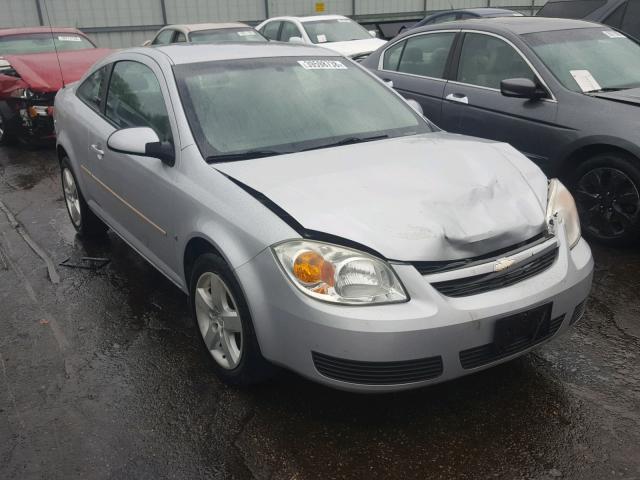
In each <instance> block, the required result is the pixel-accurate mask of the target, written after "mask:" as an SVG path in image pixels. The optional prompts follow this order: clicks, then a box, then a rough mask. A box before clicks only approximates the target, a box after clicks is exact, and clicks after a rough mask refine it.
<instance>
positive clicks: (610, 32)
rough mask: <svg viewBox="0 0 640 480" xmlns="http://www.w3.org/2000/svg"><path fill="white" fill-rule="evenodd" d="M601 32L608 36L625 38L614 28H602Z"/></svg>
mask: <svg viewBox="0 0 640 480" xmlns="http://www.w3.org/2000/svg"><path fill="white" fill-rule="evenodd" d="M602 33H604V34H605V35H606V36H607V37H609V38H627V37H625V36H624V35H623V34H621V33H620V32H616V31H614V30H603V31H602Z"/></svg>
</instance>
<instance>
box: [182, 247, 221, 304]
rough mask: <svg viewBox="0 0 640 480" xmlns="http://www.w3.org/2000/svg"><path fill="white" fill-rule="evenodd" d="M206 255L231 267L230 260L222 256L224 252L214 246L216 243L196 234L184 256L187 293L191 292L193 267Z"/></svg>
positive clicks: (186, 248) (183, 266)
mask: <svg viewBox="0 0 640 480" xmlns="http://www.w3.org/2000/svg"><path fill="white" fill-rule="evenodd" d="M205 253H213V254H215V255H218V256H219V257H220V258H222V259H224V261H225V262H227V265H231V264H230V263H229V260H228V259H227V258H226V257H225V256H224V255H223V254H222V251H221V250H220V249H219V248H218V246H216V245H215V244H214V242H213V241H212V240H211V239H209V238H207V237H206V236H205V235H202V234H195V235H194V236H192V237H191V238H190V239H189V240H188V241H187V243H186V245H185V247H184V252H183V255H182V268H183V273H184V284H185V287H186V290H187V292H188V291H189V287H190V282H191V272H192V270H193V266H194V264H195V262H196V260H197V259H198V257H199V256H201V255H203V254H205Z"/></svg>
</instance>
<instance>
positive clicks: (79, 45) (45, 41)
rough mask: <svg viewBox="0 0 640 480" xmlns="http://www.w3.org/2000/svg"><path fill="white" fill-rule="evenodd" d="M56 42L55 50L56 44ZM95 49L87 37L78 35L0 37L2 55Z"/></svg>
mask: <svg viewBox="0 0 640 480" xmlns="http://www.w3.org/2000/svg"><path fill="white" fill-rule="evenodd" d="M54 41H55V48H54V43H53V42H54ZM85 48H95V45H94V44H93V43H91V42H90V41H89V39H87V38H86V37H84V36H82V35H78V34H77V33H66V32H65V33H60V32H53V34H51V33H49V32H46V33H28V34H23V35H7V36H6V37H0V55H24V54H27V53H46V52H54V51H55V50H58V51H59V52H63V51H67V50H83V49H85Z"/></svg>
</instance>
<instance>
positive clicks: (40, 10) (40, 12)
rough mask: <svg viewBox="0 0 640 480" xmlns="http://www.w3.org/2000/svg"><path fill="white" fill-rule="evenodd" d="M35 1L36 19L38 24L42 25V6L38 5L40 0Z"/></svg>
mask: <svg viewBox="0 0 640 480" xmlns="http://www.w3.org/2000/svg"><path fill="white" fill-rule="evenodd" d="M35 2H36V10H37V12H38V21H39V22H40V25H44V19H43V18H42V8H41V7H40V0H35Z"/></svg>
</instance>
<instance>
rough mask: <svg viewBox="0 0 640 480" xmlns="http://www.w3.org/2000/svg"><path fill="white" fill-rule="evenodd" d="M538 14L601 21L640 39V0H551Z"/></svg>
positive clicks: (540, 15)
mask: <svg viewBox="0 0 640 480" xmlns="http://www.w3.org/2000/svg"><path fill="white" fill-rule="evenodd" d="M537 16H538V17H556V18H576V19H584V20H591V21H593V22H600V23H604V24H605V25H609V26H611V27H614V28H618V29H620V30H622V31H623V32H625V33H627V34H629V35H631V36H632V37H635V38H638V39H640V0H549V1H548V2H547V3H546V4H545V6H544V7H542V8H541V9H540V11H539V12H538V14H537Z"/></svg>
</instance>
